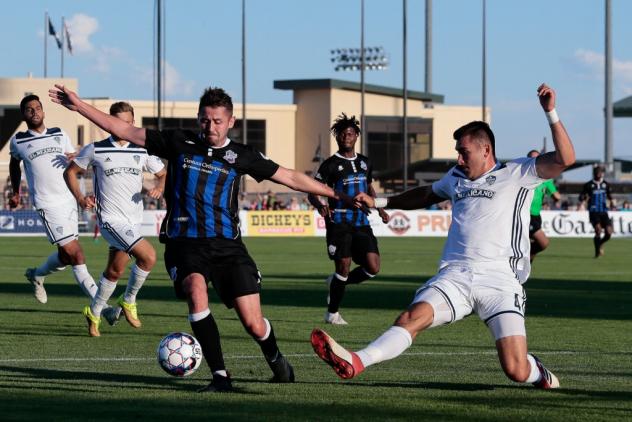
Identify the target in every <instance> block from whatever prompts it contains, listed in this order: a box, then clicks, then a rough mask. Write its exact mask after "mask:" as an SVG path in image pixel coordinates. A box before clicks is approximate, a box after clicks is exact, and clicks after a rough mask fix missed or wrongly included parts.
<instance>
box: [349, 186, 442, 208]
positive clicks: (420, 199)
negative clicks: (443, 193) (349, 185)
mask: <svg viewBox="0 0 632 422" xmlns="http://www.w3.org/2000/svg"><path fill="white" fill-rule="evenodd" d="M354 200H355V202H356V204H363V205H366V206H367V207H369V208H389V209H398V210H416V209H420V208H427V207H429V206H431V205H434V204H438V203H439V202H441V201H445V198H442V197H440V196H439V195H437V194H436V193H434V192H433V191H432V185H426V186H419V187H417V188H413V189H409V190H407V191H406V192H402V193H400V194H399V195H394V196H391V197H388V198H379V199H378V200H377V201H376V199H375V198H373V197H372V196H370V195H368V194H367V193H364V192H362V193H360V194H358V195H357V196H356V197H355V198H354ZM383 201H386V203H384V202H383ZM376 202H382V203H378V204H376Z"/></svg>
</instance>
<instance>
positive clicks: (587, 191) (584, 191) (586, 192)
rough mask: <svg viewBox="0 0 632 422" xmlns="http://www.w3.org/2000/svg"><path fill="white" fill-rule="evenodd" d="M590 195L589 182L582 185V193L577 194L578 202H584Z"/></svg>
mask: <svg viewBox="0 0 632 422" xmlns="http://www.w3.org/2000/svg"><path fill="white" fill-rule="evenodd" d="M590 194H591V190H590V182H587V183H584V188H583V189H582V193H580V194H579V200H580V201H585V200H586V198H589V197H590Z"/></svg>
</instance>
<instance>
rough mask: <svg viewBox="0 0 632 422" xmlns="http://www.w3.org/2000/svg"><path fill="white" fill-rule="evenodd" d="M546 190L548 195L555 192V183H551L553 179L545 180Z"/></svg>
mask: <svg viewBox="0 0 632 422" xmlns="http://www.w3.org/2000/svg"><path fill="white" fill-rule="evenodd" d="M545 183H546V185H545V186H546V190H547V192H548V193H549V195H552V194H554V193H555V192H557V187H555V183H553V180H551V179H549V180H547V181H546V182H545Z"/></svg>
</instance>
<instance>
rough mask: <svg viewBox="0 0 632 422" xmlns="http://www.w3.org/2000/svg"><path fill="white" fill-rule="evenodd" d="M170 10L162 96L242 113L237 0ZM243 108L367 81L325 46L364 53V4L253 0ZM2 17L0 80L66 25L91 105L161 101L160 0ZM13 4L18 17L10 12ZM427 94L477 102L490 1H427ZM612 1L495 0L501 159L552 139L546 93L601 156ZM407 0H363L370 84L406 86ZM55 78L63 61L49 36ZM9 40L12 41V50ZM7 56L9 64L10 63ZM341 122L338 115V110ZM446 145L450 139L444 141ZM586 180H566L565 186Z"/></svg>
mask: <svg viewBox="0 0 632 422" xmlns="http://www.w3.org/2000/svg"><path fill="white" fill-rule="evenodd" d="M163 1H164V2H165V16H164V18H165V35H166V45H165V71H166V76H165V79H166V80H165V90H166V93H165V97H166V99H168V100H189V101H197V100H198V99H199V96H200V94H201V92H202V90H203V89H204V88H205V87H207V86H210V85H213V86H221V87H223V88H225V89H226V90H227V91H228V92H229V93H230V94H231V95H232V96H233V99H234V101H236V102H241V97H242V95H241V4H242V2H241V1H240V0H229V1H224V2H220V1H217V0H206V1H204V0H179V1H175V0H163ZM611 2H612V47H613V88H612V98H613V101H617V100H620V99H622V98H625V97H627V96H630V95H632V42H631V40H632V25H629V19H630V16H632V1H628V0H611ZM245 3H246V15H247V16H246V21H247V22H246V49H247V53H246V62H247V66H248V70H247V95H246V96H247V101H248V102H249V103H280V104H289V103H291V102H292V95H291V91H280V90H275V89H274V88H273V82H274V80H282V79H317V78H336V79H344V80H350V81H358V82H359V80H360V74H359V72H336V71H334V66H333V65H332V63H331V61H330V58H331V53H330V50H331V49H335V48H345V47H346V48H350V47H359V46H360V3H361V0H318V1H314V0H311V1H310V0H266V1H263V0H246V1H245ZM12 4H13V6H12V8H8V7H4V8H3V9H4V10H3V25H1V26H0V37H1V39H3V40H5V41H4V42H3V43H2V52H3V57H4V59H3V60H2V61H0V77H6V78H10V77H25V76H26V75H27V74H29V73H31V74H32V75H33V76H35V77H42V76H43V73H44V14H45V13H46V12H48V13H49V14H50V16H51V19H52V22H53V24H54V26H55V28H56V30H57V32H58V33H59V32H60V31H61V18H62V16H63V17H65V19H66V22H67V25H68V28H69V31H70V34H71V41H72V45H73V55H72V56H71V55H68V54H66V55H65V69H64V74H65V76H66V77H73V78H77V79H78V80H79V94H80V95H81V96H84V97H110V98H116V99H129V100H134V99H137V100H143V99H152V98H153V95H154V94H153V92H154V88H153V76H152V75H153V73H152V71H153V66H154V41H153V33H154V23H153V22H154V12H155V5H154V1H153V0H134V1H130V0H126V1H122V0H109V1H107V2H104V1H97V0H82V1H79V0H48V1H46V0H29V1H28V2H19V3H15V2H12ZM16 4H19V6H15V5H16ZM432 12H433V23H432V32H433V33H432V50H433V66H432V85H431V89H430V91H431V92H433V93H436V94H441V95H444V96H445V104H447V105H470V106H480V105H481V103H482V70H481V69H482V66H481V57H482V54H481V52H482V0H433V1H432ZM424 13H425V0H407V28H408V32H407V40H408V49H407V52H408V66H407V73H408V81H407V85H408V88H409V89H411V90H417V91H425V88H426V87H425V85H424V66H425V60H424V45H425V17H424V16H425V15H424ZM604 22H605V0H529V1H524V0H487V97H486V98H487V105H488V106H489V107H491V125H492V129H493V130H494V132H495V134H496V139H497V155H498V156H499V157H501V158H513V157H517V156H522V155H524V154H526V152H527V151H528V150H530V149H532V148H540V147H541V146H542V143H543V137H545V136H546V137H547V138H548V145H549V148H550V147H551V140H550V131H549V129H548V125H547V123H546V119H545V117H544V115H543V112H542V109H541V107H540V105H539V103H538V100H537V97H536V88H537V86H538V85H539V84H540V83H542V82H546V83H547V84H549V85H550V86H552V87H553V88H554V89H555V90H556V92H557V96H558V99H557V110H558V114H559V116H560V118H561V119H562V121H563V122H564V124H565V126H566V128H567V130H568V132H569V134H570V135H571V138H572V139H573V141H574V144H575V147H576V153H577V158H579V159H598V160H603V159H604V113H603V108H604V104H605V91H604V52H605V23H604ZM402 28H403V1H397V0H391V1H380V0H365V46H367V47H370V46H382V47H383V48H384V49H385V50H386V52H387V54H388V57H389V61H390V65H389V67H388V69H386V70H380V71H377V70H376V71H367V72H366V73H365V80H366V82H367V83H370V84H377V85H383V86H388V87H394V88H401V87H402V86H403V46H402V39H403V37H402V33H403V31H402ZM47 39H48V76H49V77H57V76H60V71H61V69H60V67H61V66H60V63H61V60H60V54H59V50H58V48H57V46H56V44H55V41H54V39H53V38H52V37H50V36H48V37H47ZM8 40H11V41H10V42H9V41H8ZM7 58H10V59H7ZM341 111H343V110H341ZM613 130H614V136H613V140H614V155H615V157H622V158H628V159H632V118H627V119H626V118H616V119H614V123H613ZM446 141H447V142H451V140H446ZM574 173H576V175H575V177H576V178H577V177H579V178H583V177H589V175H590V172H589V171H588V172H586V171H577V172H570V173H569V174H568V175H567V178H568V179H571V180H572V179H573V178H574V177H573V174H574Z"/></svg>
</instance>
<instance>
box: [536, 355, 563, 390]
mask: <svg viewBox="0 0 632 422" xmlns="http://www.w3.org/2000/svg"><path fill="white" fill-rule="evenodd" d="M531 356H533V359H535V364H536V365H537V366H538V371H540V380H539V381H536V382H534V383H533V386H534V387H535V388H541V389H543V390H549V389H551V388H560V381H559V380H558V379H557V377H556V376H555V375H554V374H553V372H551V371H549V370H548V369H546V368H545V367H544V365H543V364H542V362H540V359H538V358H537V356H535V355H531Z"/></svg>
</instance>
